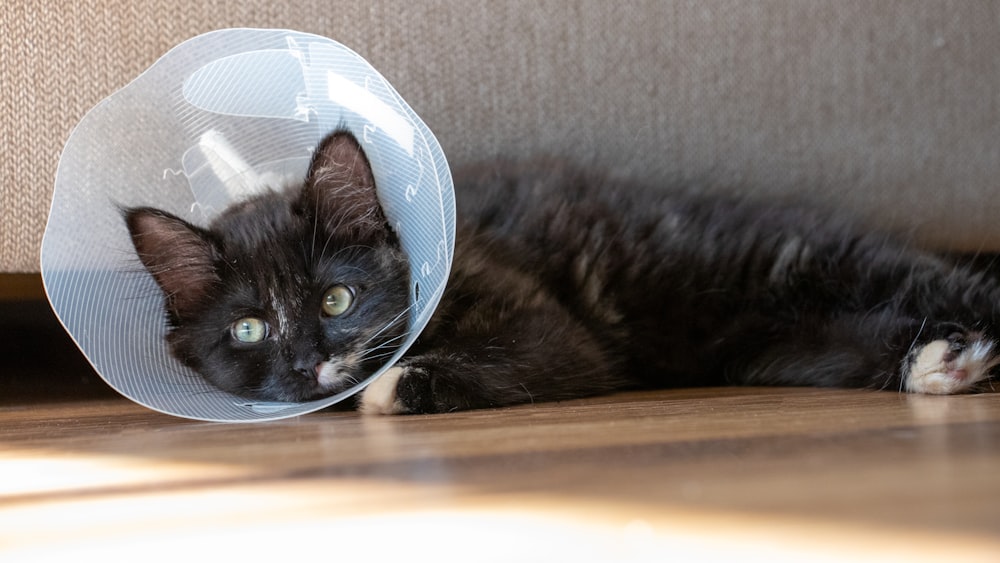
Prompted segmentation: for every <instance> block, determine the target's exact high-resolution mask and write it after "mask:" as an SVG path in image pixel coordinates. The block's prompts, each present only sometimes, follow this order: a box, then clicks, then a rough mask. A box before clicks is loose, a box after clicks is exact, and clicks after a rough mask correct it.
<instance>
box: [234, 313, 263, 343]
mask: <svg viewBox="0 0 1000 563" xmlns="http://www.w3.org/2000/svg"><path fill="white" fill-rule="evenodd" d="M232 333H233V338H235V339H236V340H238V341H239V342H243V343H245V344H254V343H256V342H260V341H262V340H264V339H265V338H267V323H265V322H264V321H262V320H261V319H258V318H256V317H245V318H242V319H240V320H238V321H236V322H235V323H233V326H232Z"/></svg>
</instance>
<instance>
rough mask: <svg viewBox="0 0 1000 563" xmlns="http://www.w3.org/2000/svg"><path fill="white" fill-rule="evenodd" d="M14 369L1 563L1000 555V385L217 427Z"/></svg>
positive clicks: (663, 396)
mask: <svg viewBox="0 0 1000 563" xmlns="http://www.w3.org/2000/svg"><path fill="white" fill-rule="evenodd" d="M8 313H9V311H8ZM20 314H21V315H22V317H32V318H34V317H33V316H32V315H24V313H23V312H22V313H20ZM9 326H10V325H8V328H9ZM29 328H30V327H29ZM21 329H24V327H23V326H22V327H21ZM24 330H27V329H24ZM24 330H21V331H20V332H18V333H17V334H23V333H24ZM27 333H28V334H30V333H31V331H30V330H28V331H27ZM13 334H14V333H13V332H8V334H7V335H6V336H8V337H9V336H12V335H13ZM53 338H55V337H53ZM52 342H53V341H49V346H50V347H48V348H46V349H47V350H51V349H52V348H51V346H52ZM21 345H22V347H23V346H26V344H24V342H22V344H21ZM10 352H11V351H10V350H2V349H0V353H7V354H9V353H10ZM64 352H65V351H64ZM48 355H49V356H51V355H52V354H51V352H50V353H49V354H48ZM7 357H10V356H7ZM66 361H71V360H66ZM72 361H76V360H72ZM38 362H42V360H41V359H40V360H38ZM18 365H20V367H18V368H17V369H15V372H16V371H18V370H20V373H19V374H14V375H11V373H3V375H4V378H5V379H8V380H14V381H15V382H19V383H18V385H14V386H11V385H8V386H7V387H5V388H3V391H4V393H5V395H4V397H3V400H2V402H0V561H4V562H7V561H21V560H28V561H36V560H42V561H48V560H57V559H66V558H73V560H85V561H87V560H93V557H92V556H96V555H102V556H111V557H112V558H111V559H109V560H112V561H117V560H127V559H126V557H128V558H129V559H128V560H137V559H138V558H139V557H142V560H143V561H148V560H154V561H155V560H167V559H170V560H173V561H177V560H178V559H177V556H178V555H183V556H186V557H187V558H188V559H190V558H191V555H190V554H197V553H208V551H207V550H211V553H214V554H218V553H224V554H227V559H226V560H234V561H239V560H240V559H238V558H237V557H238V556H249V558H250V560H261V559H266V560H269V561H278V560H279V559H280V560H281V561H308V560H312V559H315V558H318V557H322V558H323V559H324V560H326V559H338V560H354V561H400V560H406V561H442V560H444V561H453V560H461V561H547V562H561V561H668V560H669V561H692V560H698V561H701V560H712V559H718V560H726V561H728V560H738V561H747V560H751V561H752V560H766V561H811V560H830V561H845V560H850V561H859V560H870V561H890V560H906V561H918V560H927V561H949V562H951V561H1000V479H998V474H1000V394H997V395H981V396H959V397H922V396H907V395H899V394H896V393H891V392H882V393H878V392H863V391H835V390H812V389H747V388H725V389H691V390H679V391H669V392H656V393H638V394H626V395H619V396H614V397H605V398H599V399H592V400H586V401H577V402H570V403H563V404H540V405H528V406H524V407H519V408H511V409H501V410H492V411H478V412H469V413H456V414H448V415H434V416H414V417H395V418H370V417H362V416H359V415H358V414H356V413H353V412H323V413H316V414H312V415H308V416H305V417H302V418H299V419H293V420H289V421H283V422H275V423H265V424H252V425H224V424H209V423H199V422H191V421H186V420H180V419H174V418H171V417H168V416H165V415H162V414H158V413H155V412H151V411H148V410H145V409H143V408H142V407H139V406H136V405H133V404H132V403H130V402H128V401H126V400H124V399H121V398H118V397H117V396H113V395H111V394H110V393H108V392H106V390H104V388H103V387H100V386H98V387H96V388H95V387H94V385H93V382H92V381H91V379H92V378H93V376H92V374H89V375H88V374H85V373H82V372H81V374H77V375H72V374H71V375H70V376H67V374H66V373H65V371H66V370H62V371H60V372H59V373H58V374H57V372H56V368H53V367H50V368H46V369H52V370H53V371H52V373H50V374H48V376H45V375H44V374H39V373H37V370H35V375H34V376H32V377H33V378H34V379H32V380H31V382H28V381H27V379H25V378H26V377H28V376H27V375H25V374H26V373H28V372H30V371H32V369H31V366H36V365H37V364H36V363H35V362H34V361H33V362H31V366H25V365H23V364H17V363H16V362H15V366H18ZM71 365H72V366H76V367H72V368H66V369H67V370H69V371H73V370H76V369H80V370H83V371H86V370H85V368H80V367H79V366H78V365H77V364H71ZM15 375H17V376H18V377H20V379H18V377H15ZM57 375H58V377H57ZM98 383H99V382H98ZM67 388H69V389H71V390H75V391H74V392H73V393H67V392H66V389H67ZM19 390H20V391H24V390H27V391H26V392H18V391H19ZM220 548H221V549H223V550H224V551H222V552H220V551H219V549H220ZM195 550H206V551H204V552H202V551H195ZM88 557H89V558H88ZM307 557H308V558H310V559H306V558H307ZM244 559H246V557H244ZM195 560H198V559H197V558H195Z"/></svg>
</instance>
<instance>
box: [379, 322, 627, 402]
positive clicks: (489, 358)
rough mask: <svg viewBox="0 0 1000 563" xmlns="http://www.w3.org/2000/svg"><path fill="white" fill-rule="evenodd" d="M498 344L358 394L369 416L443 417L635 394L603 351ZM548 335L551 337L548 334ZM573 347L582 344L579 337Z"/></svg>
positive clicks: (411, 369)
mask: <svg viewBox="0 0 1000 563" xmlns="http://www.w3.org/2000/svg"><path fill="white" fill-rule="evenodd" d="M554 334H557V335H558V334H562V336H571V334H567V333H560V332H559V331H556V332H555V333H554ZM535 336H536V338H523V339H522V338H517V339H510V340H508V341H507V342H506V343H505V345H503V346H501V345H500V344H499V342H498V341H497V339H489V340H486V339H484V340H483V342H482V344H480V345H478V346H477V345H475V344H470V343H466V344H461V345H457V346H455V347H448V348H446V349H438V350H434V351H430V352H425V353H423V354H419V355H415V356H411V357H408V358H405V359H404V360H402V361H401V362H400V363H399V364H397V365H395V366H393V367H392V368H390V369H389V370H387V371H386V372H385V373H383V374H382V375H381V376H380V377H379V378H378V379H376V380H375V381H373V382H372V383H371V384H369V385H368V387H367V388H365V390H364V391H363V392H362V393H361V397H360V401H359V409H360V410H361V411H362V412H363V413H365V414H417V413H441V412H452V411H459V410H469V409H479V408H490V407H502V406H509V405H517V404H523V403H532V402H540V401H558V400H566V399H574V398H579V397H586V396H592V395H599V394H605V393H609V392H612V391H615V390H620V389H625V388H629V387H633V386H634V385H635V382H633V381H632V380H630V379H628V378H626V377H625V376H623V375H622V372H621V370H620V369H617V368H616V366H615V365H614V363H613V362H611V361H609V360H608V358H607V356H606V354H605V353H604V352H603V351H602V350H601V349H600V347H599V346H597V345H594V344H593V343H590V342H587V344H590V345H589V346H568V345H567V341H566V340H564V339H563V338H557V339H555V341H550V340H548V339H547V338H545V337H537V336H538V335H535ZM546 336H548V335H546ZM572 336H575V337H576V342H575V343H576V344H578V345H579V344H581V343H582V341H581V338H582V336H581V335H580V334H575V335H572Z"/></svg>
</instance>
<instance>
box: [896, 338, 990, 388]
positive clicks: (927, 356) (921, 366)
mask: <svg viewBox="0 0 1000 563" xmlns="http://www.w3.org/2000/svg"><path fill="white" fill-rule="evenodd" d="M998 364H1000V356H997V345H996V342H993V341H992V340H989V339H987V338H985V337H984V336H983V335H982V334H980V333H977V332H968V333H964V332H955V333H952V334H951V335H949V336H948V337H946V338H941V339H938V340H932V341H931V342H928V343H927V344H924V345H923V347H921V348H919V349H917V350H915V351H914V352H913V353H911V354H910V355H909V356H908V358H907V364H906V365H905V366H904V369H903V372H904V374H905V376H906V377H905V385H906V390H907V391H909V392H911V393H926V394H931V395H951V394H955V393H965V392H968V391H972V390H974V388H975V387H976V386H977V385H978V384H979V383H981V382H983V381H986V380H987V379H989V376H990V370H991V369H992V368H993V367H995V366H997V365H998Z"/></svg>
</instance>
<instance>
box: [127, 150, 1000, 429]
mask: <svg viewBox="0 0 1000 563" xmlns="http://www.w3.org/2000/svg"><path fill="white" fill-rule="evenodd" d="M341 137H342V138H347V137H346V136H341ZM350 141H351V142H353V139H350ZM344 144H345V146H347V145H350V147H354V148H357V145H355V144H351V143H344ZM329 145H331V143H329V142H328V143H327V146H329ZM358 150H360V149H359V148H358ZM322 152H323V151H320V153H318V154H322ZM339 152H340V153H341V154H340V155H339V157H338V156H336V155H331V158H333V157H336V158H340V159H341V160H345V159H347V160H350V159H353V160H350V164H351V166H353V167H354V169H355V172H354V173H352V175H351V177H350V178H348V179H347V180H340V181H339V182H340V184H338V185H339V187H337V186H333V187H332V188H330V187H324V186H321V185H319V184H320V183H319V182H316V181H314V180H315V178H317V177H319V176H322V174H320V173H319V171H321V170H322V169H324V168H337V167H338V166H340V164H337V163H335V162H325V161H324V160H323V158H320V157H317V160H316V161H315V162H314V165H313V170H312V171H311V172H310V180H309V181H307V184H306V188H305V189H304V190H303V191H302V192H301V193H297V192H296V191H293V192H291V194H290V195H278V194H271V195H267V196H263V198H262V199H260V200H257V201H256V202H250V203H245V204H242V205H241V206H240V207H238V208H236V209H234V210H232V211H230V212H229V213H227V214H226V215H225V216H224V217H223V218H222V219H220V220H218V221H217V222H216V223H215V224H214V225H213V227H212V228H211V229H209V230H208V231H196V233H197V236H196V239H197V240H207V241H209V242H208V243H207V248H203V249H202V251H204V250H208V251H209V252H208V254H209V255H210V256H207V257H206V258H207V259H206V260H203V261H202V262H203V263H202V265H201V266H200V267H206V266H208V267H209V270H208V273H207V274H205V275H207V276H208V277H210V278H212V279H211V280H210V283H208V284H207V285H205V286H202V287H204V290H203V292H202V294H201V295H200V296H199V297H197V299H192V301H197V303H199V304H197V305H196V304H193V303H192V304H190V305H187V310H185V306H184V305H185V304H184V303H183V299H181V301H180V304H181V307H180V309H178V301H177V300H176V299H174V301H173V302H170V301H169V300H168V311H169V312H170V315H171V322H172V324H173V326H174V328H173V330H172V332H171V342H172V346H173V350H174V352H175V354H176V355H178V357H180V358H181V359H182V360H184V361H185V362H186V363H188V364H189V365H192V367H195V369H199V370H200V371H202V372H206V371H211V370H221V371H222V373H221V374H219V375H213V374H211V373H206V377H208V378H209V379H210V380H212V381H214V382H215V383H216V384H217V385H220V386H221V387H223V388H227V389H229V390H233V391H236V392H240V393H243V394H247V395H252V396H256V397H258V398H265V399H282V400H302V399H307V398H314V396H315V394H317V393H318V394H324V393H326V394H328V393H331V392H335V391H337V390H339V389H341V388H342V387H344V386H346V385H348V384H351V383H353V382H354V381H356V379H357V378H358V377H359V376H360V375H363V372H364V369H368V368H370V367H371V363H368V364H364V363H363V362H360V361H358V359H359V358H363V357H370V358H372V359H373V362H374V360H376V359H378V358H381V357H383V356H382V355H383V354H384V353H386V351H388V350H391V348H392V346H393V343H394V342H396V341H398V338H399V335H400V334H401V330H402V327H401V326H400V322H399V317H398V316H397V315H396V314H395V313H399V312H402V311H403V310H405V307H406V300H405V299H406V298H405V287H406V284H407V283H408V280H407V276H406V269H405V260H403V259H402V258H401V257H400V256H399V252H398V245H397V242H396V240H395V236H394V235H393V234H392V233H391V232H390V231H389V230H388V227H387V226H386V222H385V220H384V217H382V216H381V211H380V209H378V204H377V201H375V200H374V199H373V197H371V198H368V199H364V198H362V199H364V201H365V203H356V202H355V203H352V204H351V205H359V206H361V207H364V206H368V207H374V209H363V208H359V213H357V217H354V218H352V217H348V216H346V215H345V214H343V213H341V214H340V215H336V216H333V217H331V216H325V215H324V214H325V213H326V212H325V211H323V209H333V208H345V206H344V205H343V204H342V203H337V204H336V205H333V204H332V203H331V205H327V206H326V207H324V205H322V204H321V205H319V206H317V207H316V208H315V209H310V204H309V203H308V202H309V200H321V199H322V198H324V197H329V198H330V202H334V201H336V200H337V199H338V198H339V197H341V196H337V195H336V194H337V193H346V194H351V195H352V197H355V196H357V194H360V193H363V192H364V191H365V190H368V191H371V192H373V186H372V182H373V179H372V178H371V176H370V173H368V172H366V171H365V170H360V172H359V171H357V169H358V168H359V167H358V166H357V163H358V162H361V161H363V160H364V159H363V155H361V154H360V153H359V154H357V155H354V156H351V155H350V154H349V153H350V151H349V150H346V149H343V148H341V149H339ZM359 157H360V160H359ZM363 164H365V166H364V167H363V168H367V163H366V162H363ZM349 168H350V167H349ZM359 178H360V180H359ZM351 183H354V184H358V186H353V187H349V188H345V187H344V186H345V185H346V184H351ZM456 191H457V200H458V207H459V209H458V213H459V221H460V224H459V229H458V234H457V242H456V250H455V258H454V263H453V267H452V275H451V277H450V279H449V283H448V286H447V288H446V291H445V293H444V296H443V298H442V301H441V304H440V305H439V307H438V310H437V311H436V313H435V315H434V318H433V319H432V320H431V322H430V324H429V325H428V327H427V328H426V329H425V330H424V332H423V333H422V334H421V336H420V338H419V340H418V341H417V343H416V344H415V345H414V347H413V348H412V349H411V351H410V352H409V353H408V354H407V356H406V357H405V358H404V359H403V360H402V361H401V362H400V363H399V364H398V365H397V366H395V367H394V368H392V369H391V370H390V371H389V372H387V373H386V374H385V375H383V377H381V378H379V379H378V380H376V381H375V383H373V384H372V385H371V386H369V387H368V388H367V389H366V390H365V391H364V393H363V394H362V397H361V406H362V409H363V410H365V411H368V412H378V413H403V412H443V411H450V410H458V409H468V408H480V407H488V406H500V405H510V404H517V403H524V402H529V401H548V400H561V399H569V398H574V397H581V396H587V395H595V394H601V393H607V392H611V391H615V390H621V389H629V388H659V387H678V386H692V385H718V384H727V383H737V384H742V383H749V384H769V385H775V384H778V385H819V386H840V387H867V388H875V389H890V390H903V391H911V392H924V393H955V392H964V391H972V390H981V389H982V388H983V387H984V386H988V385H989V381H990V380H989V371H990V370H991V369H992V368H993V367H994V365H995V364H997V363H998V360H997V357H996V352H997V350H996V346H995V344H994V341H993V340H992V338H991V336H990V335H992V334H994V327H995V326H996V323H997V322H998V321H1000V286H998V284H997V282H996V281H995V280H994V279H993V278H991V277H989V276H986V275H984V274H981V273H979V272H976V271H973V270H970V269H967V268H964V267H960V266H956V265H954V264H952V263H950V262H948V261H946V260H944V259H941V258H938V257H935V256H932V255H930V254H926V253H923V252H920V251H917V250H913V249H910V248H907V247H905V246H904V245H901V244H899V243H896V242H894V241H893V240H892V239H891V238H889V237H887V236H884V235H881V234H876V233H867V232H865V231H864V230H861V229H858V228H856V227H854V226H853V225H851V224H850V222H849V221H846V220H843V219H841V218H837V217H831V216H829V215H828V214H825V213H821V212H818V211H815V210H809V209H805V208H800V207H794V206H782V205H777V204H767V203H759V202H758V203H752V202H747V201H736V200H730V199H719V198H704V197H699V196H691V195H677V194H674V195H670V194H668V192H667V191H666V190H655V189H649V188H642V187H638V186H634V185H630V184H627V183H622V182H615V181H610V180H607V179H603V178H601V177H597V176H594V175H589V174H585V173H583V172H580V171H579V170H576V169H573V168H571V167H568V166H565V165H562V164H559V163H553V162H546V163H536V164H534V165H530V166H523V167H518V166H510V165H499V164H498V165H494V166H491V167H484V168H480V169H478V170H475V171H472V172H471V173H470V174H469V175H468V176H466V177H464V178H462V177H459V178H458V179H457V182H456ZM348 207H349V206H348ZM155 213H156V212H153V211H151V210H138V211H132V212H130V215H129V223H130V228H131V230H132V233H133V240H134V241H135V242H136V247H137V249H138V251H139V254H140V257H142V258H143V261H144V263H145V264H146V266H147V268H149V269H150V271H151V272H153V273H154V276H156V277H157V281H158V282H159V283H160V285H161V287H163V288H164V290H165V292H166V293H167V294H168V295H169V294H173V293H177V292H179V291H181V290H182V289H183V288H184V287H187V286H189V285H191V284H189V283H187V282H184V283H175V282H174V281H173V280H170V279H169V277H170V276H169V274H164V273H162V272H163V271H164V270H165V269H166V270H169V269H170V268H176V267H179V265H180V264H181V263H190V262H191V256H187V257H186V258H184V260H180V261H179V260H173V261H172V263H170V264H168V263H166V262H171V261H170V260H167V261H163V260H159V261H158V260H157V259H156V256H157V255H159V254H160V253H162V252H163V251H164V250H165V249H166V248H167V247H168V246H171V245H176V243H172V244H171V245H168V244H156V243H154V242H153V239H158V238H160V237H157V236H156V235H155V234H154V235H150V233H152V232H155V231H157V230H162V227H163V226H164V225H163V224H162V221H161V222H159V223H161V224H160V226H159V227H156V225H155V223H158V221H156V220H153V221H150V222H149V224H147V225H142V224H141V223H142V218H144V217H145V218H147V219H148V217H150V216H153V215H155ZM373 217H374V220H373V219H372V218H373ZM265 219H266V220H265ZM169 220H170V221H173V219H169ZM257 224H260V228H259V229H257V227H255V226H254V225H257ZM172 225H173V226H174V227H178V226H181V225H179V224H177V223H176V222H174V223H172ZM359 225H360V226H359ZM255 229H257V230H255ZM227 238H231V239H232V240H233V241H240V242H239V244H236V243H234V242H232V241H230V242H229V243H227V242H225V240H224V239H227ZM192 240H193V239H192ZM227 244H228V246H229V247H239V250H232V249H231V250H226V249H225V248H226V247H227ZM196 246H197V244H196ZM244 247H245V248H244ZM345 248H347V249H352V248H353V249H354V250H344V249H345ZM283 249H284V250H283ZM358 249H361V250H358ZM202 251H199V252H196V253H195V254H200V255H204V252H202ZM237 255H238V256H237ZM239 256H242V257H243V258H242V259H243V260H244V261H248V262H249V263H247V264H246V265H245V267H246V270H245V271H244V270H242V268H243V267H244V266H240V265H239V264H236V265H234V264H232V263H231V262H232V261H233V260H234V259H235V260H237V261H238V260H240V259H241V258H239ZM269 257H270V258H269ZM290 257H296V258H294V259H293V258H290ZM345 257H346V258H349V259H350V260H349V261H348V262H347V263H340V261H341V260H342V259H344V258H345ZM195 261H196V262H197V260H195ZM234 268H235V270H239V271H238V273H233V272H234V271H235V270H234ZM352 268H353V269H354V270H352ZM225 270H228V271H229V272H228V273H227V272H226V271H225ZM351 271H363V272H364V273H365V275H364V276H362V277H360V278H359V277H357V276H353V277H352V275H350V274H349V272H351ZM158 272H161V273H158ZM234 284H235V285H236V286H241V287H242V288H241V289H239V290H238V291H237V290H236V288H235V287H234ZM194 285H198V284H194ZM335 287H346V288H348V289H349V291H350V297H351V303H349V308H348V310H347V312H346V313H344V314H343V316H342V317H341V316H340V315H339V314H338V315H336V316H329V315H324V314H321V313H320V308H321V305H322V303H321V302H323V303H325V302H324V301H323V299H325V295H327V294H328V293H329V291H331V288H335ZM296 288H297V289H296ZM234 295H235V296H238V298H237V297H234ZM172 299H173V298H172ZM203 303H211V304H212V307H214V308H213V310H212V312H211V313H207V312H206V311H204V309H206V306H205V305H204V304H203ZM323 307H324V309H323V310H324V311H325V310H326V309H325V305H323ZM206 316H214V317H219V318H220V319H221V320H219V321H212V322H206V321H205V320H204V318H205V317H206ZM281 317H284V318H281ZM247 318H251V319H254V318H261V319H263V320H264V322H265V325H266V326H267V327H269V330H268V331H266V332H267V335H266V337H265V338H264V339H261V341H260V342H253V343H249V344H248V343H244V342H237V345H236V346H233V345H232V342H228V343H227V342H226V340H227V339H229V340H230V341H232V340H234V339H237V333H239V335H240V336H241V337H242V336H245V334H244V332H246V334H250V333H251V332H250V331H251V329H252V328H253V327H249V325H247V323H244V324H243V325H240V326H239V327H237V326H236V323H238V322H240V321H243V320H245V319H247ZM317 318H318V319H320V322H319V324H318V325H317V323H316V319H317ZM195 327H198V328H197V329H196V328H195ZM308 327H312V328H308ZM244 329H245V330H244ZM350 330H353V331H354V332H355V333H357V334H362V335H363V338H362V337H360V336H356V337H352V338H353V339H352V338H348V337H347V336H345V334H346V332H345V331H350ZM239 331H243V332H239ZM252 336H254V337H256V335H255V334H253V335H252ZM282 339H287V340H288V342H287V343H285V344H281V343H280V342H284V340H282ZM206 342H207V343H208V344H206ZM209 344H210V345H209ZM299 348H301V349H302V350H300V351H295V349H299ZM240 353H242V354H243V356H244V357H247V358H250V357H253V358H254V359H253V360H247V361H245V362H244V363H243V364H239V360H236V359H235V358H236V357H237V356H238V355H239V354H240ZM220 357H221V358H222V359H221V360H220V359H218V358H220ZM268 357H271V358H288V359H287V360H282V361H275V360H273V359H268ZM213 358H215V360H212V359H213ZM213 361H214V362H215V363H214V364H213V363H211V362H213ZM269 362H270V363H269ZM345 363H346V364H350V365H349V366H348V367H349V368H350V369H346V368H345V367H344V364H345ZM374 363H377V362H374ZM264 364H267V369H268V370H270V372H273V373H271V374H270V375H267V376H256V375H254V376H250V375H247V373H248V372H253V371H254V370H259V369H260V366H261V365H264ZM333 364H336V366H333ZM223 365H228V366H230V369H224V368H223V367H222V366H223ZM206 366H208V369H207V370H206ZM234 366H239V367H234ZM254 366H256V367H254ZM313 366H315V367H313ZM290 374H291V375H290ZM241 378H242V379H243V380H244V381H240V379H241ZM297 378H305V380H306V381H308V383H302V382H297V383H292V381H293V380H296V379H297ZM317 378H318V380H319V381H320V383H321V384H318V385H317V384H316V383H315V382H316V380H317ZM310 393H312V394H310Z"/></svg>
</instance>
